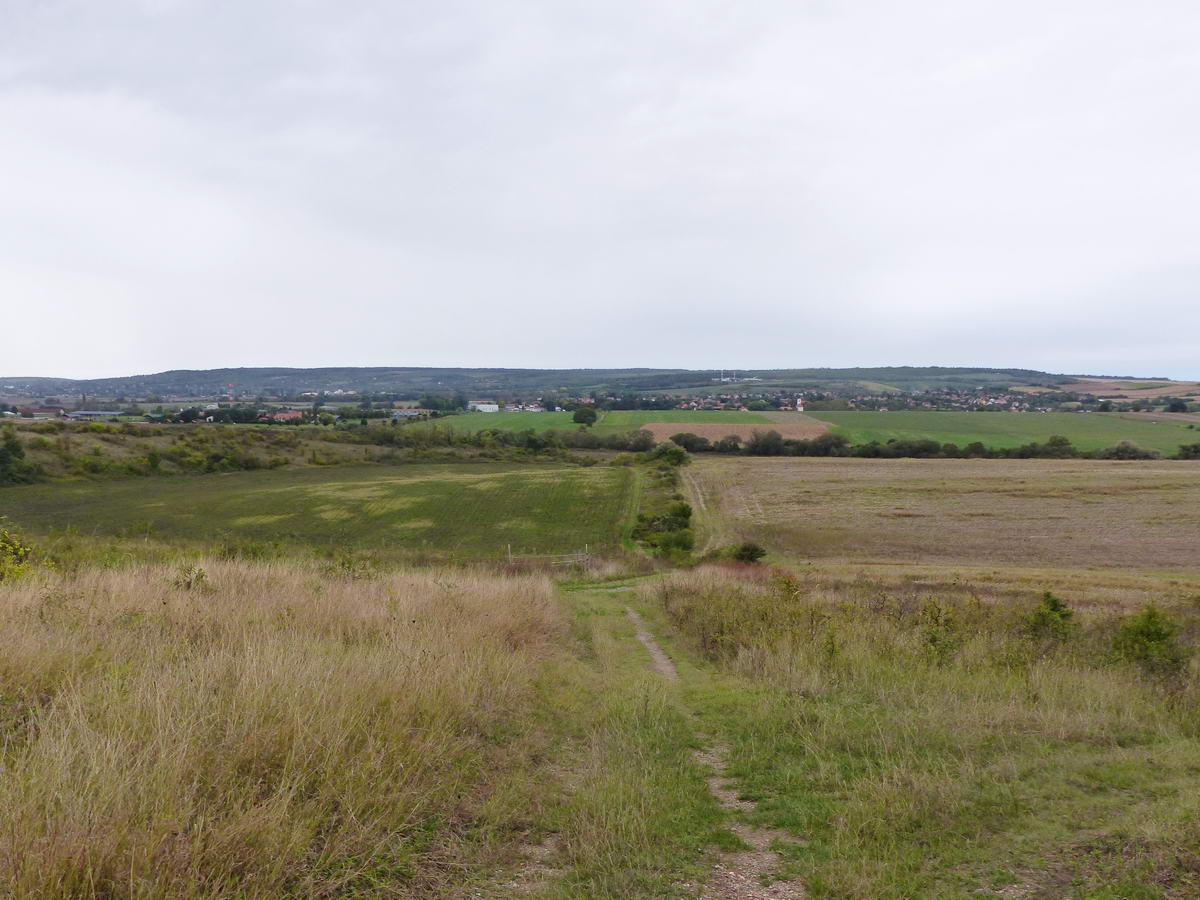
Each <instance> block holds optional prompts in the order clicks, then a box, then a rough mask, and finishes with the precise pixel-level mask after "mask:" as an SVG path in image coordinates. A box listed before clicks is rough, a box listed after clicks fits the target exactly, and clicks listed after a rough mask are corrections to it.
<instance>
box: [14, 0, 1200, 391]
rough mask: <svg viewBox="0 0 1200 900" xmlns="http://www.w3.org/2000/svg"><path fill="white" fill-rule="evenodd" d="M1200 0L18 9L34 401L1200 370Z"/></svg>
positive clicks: (19, 138) (375, 1) (248, 2)
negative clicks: (724, 374)
mask: <svg viewBox="0 0 1200 900" xmlns="http://www.w3.org/2000/svg"><path fill="white" fill-rule="evenodd" d="M1198 288H1200V4H1197V3H1196V2H1195V0H1188V2H1172V0H1152V2H1149V3H1133V2H1129V0H1123V2H1105V0H1077V2H1076V0H1037V2H1032V0H1002V2H973V0H945V2H932V0H914V2H909V3H897V2H894V0H886V2H885V0H877V2H871V0H854V2H851V0H812V2H804V0H778V2H777V0H755V2H745V0H738V2H725V0H686V2H685V0H680V2H674V0H604V2H586V3H585V2H571V0H541V2H538V0H524V2H522V0H513V2H506V0H429V2H426V0H390V2H383V0H339V2H336V3H335V2H328V0H320V2H317V0H312V2H306V0H103V2H97V0H63V2H58V0H0V304H2V306H0V308H2V309H3V312H4V319H3V322H4V333H5V336H4V337H3V338H2V339H0V375H60V376H71V377H92V376H107V375H123V374H131V373H137V372H152V371H159V370H163V369H172V368H210V367H217V366H257V365H295V366H309V365H461V366H493V365H505V366H513V367H579V366H654V367H659V366H663V367H666V366H687V367H695V368H706V367H720V366H725V367H739V368H745V367H800V366H813V365H828V366H844V365H866V364H872V365H892V364H896V365H903V364H912V365H929V364H941V365H988V366H1026V367H1032V368H1041V369H1048V370H1053V371H1065V372H1073V373H1084V372H1086V373H1097V374H1139V375H1170V376H1174V377H1190V378H1200V296H1198V294H1200V290H1198Z"/></svg>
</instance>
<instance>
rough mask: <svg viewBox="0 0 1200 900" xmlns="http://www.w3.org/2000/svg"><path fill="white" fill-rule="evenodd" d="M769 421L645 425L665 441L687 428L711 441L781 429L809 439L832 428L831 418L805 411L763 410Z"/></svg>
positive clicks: (791, 435) (786, 432) (744, 436)
mask: <svg viewBox="0 0 1200 900" xmlns="http://www.w3.org/2000/svg"><path fill="white" fill-rule="evenodd" d="M761 415H762V417H763V418H764V419H766V420H767V421H766V422H765V423H761V424H760V423H753V424H745V423H736V422H730V423H729V424H728V425H719V424H707V425H693V424H690V423H682V422H650V423H648V424H646V425H643V426H642V427H643V428H645V429H646V430H647V431H649V432H650V433H651V434H653V435H654V439H655V440H656V441H665V440H666V439H667V438H669V437H670V436H671V435H673V434H679V433H680V432H687V433H689V434H694V435H697V436H699V437H705V438H708V439H709V440H710V441H719V440H720V439H721V438H723V437H726V436H727V435H730V434H736V435H737V436H738V437H740V438H741V439H742V440H745V439H746V438H748V437H750V435H752V434H753V433H754V432H756V431H778V432H779V433H780V434H781V435H783V436H784V437H785V438H796V439H798V440H807V439H809V438H815V437H817V436H818V435H821V434H824V433H825V432H826V431H828V430H829V424H828V423H827V422H821V421H819V420H817V419H814V418H811V417H810V416H806V415H804V413H762V414H761Z"/></svg>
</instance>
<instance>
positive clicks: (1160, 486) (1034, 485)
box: [689, 458, 1200, 573]
mask: <svg viewBox="0 0 1200 900" xmlns="http://www.w3.org/2000/svg"><path fill="white" fill-rule="evenodd" d="M689 468H690V470H691V471H690V472H689V479H690V481H691V483H692V484H694V485H695V487H694V492H695V491H698V492H699V493H701V494H702V495H703V502H702V503H701V502H699V501H697V502H696V503H695V505H697V506H704V507H705V508H706V509H707V515H706V517H705V525H706V527H708V528H709V529H710V531H711V532H712V533H713V538H714V540H715V541H716V542H718V543H731V542H732V541H733V540H735V539H739V538H748V539H753V540H757V541H759V542H760V543H762V544H763V545H764V546H766V547H768V548H769V549H771V550H772V551H773V552H776V553H782V554H794V555H796V556H798V557H801V558H812V559H833V560H846V561H856V562H857V561H861V562H883V561H891V562H896V563H910V562H911V563H922V564H943V565H950V564H966V565H969V566H973V567H981V566H987V565H989V564H990V565H993V566H999V565H1004V566H1020V567H1026V568H1028V567H1033V568H1046V567H1049V568H1061V569H1092V568H1096V569H1113V568H1120V569H1128V568H1136V569H1141V570H1154V569H1166V570H1176V571H1186V572H1191V573H1195V572H1200V561H1198V560H1197V557H1196V555H1195V547H1196V546H1197V544H1198V542H1200V466H1198V465H1196V464H1193V463H1186V462H1170V461H1165V462H1139V463H1120V462H1104V461H1094V460H1065V461H1053V460H839V459H803V458H800V459H769V458H738V459H697V460H696V461H695V462H694V464H693V465H692V466H691V467H689Z"/></svg>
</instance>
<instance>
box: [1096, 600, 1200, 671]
mask: <svg viewBox="0 0 1200 900" xmlns="http://www.w3.org/2000/svg"><path fill="white" fill-rule="evenodd" d="M1177 630H1178V629H1177V628H1176V626H1175V623H1174V622H1172V621H1171V620H1170V619H1168V618H1167V617H1166V615H1165V614H1164V613H1163V612H1162V611H1161V610H1160V609H1158V607H1156V606H1147V607H1146V608H1145V609H1143V610H1142V611H1141V612H1140V613H1138V614H1137V615H1136V616H1133V617H1132V618H1130V619H1128V620H1126V621H1125V623H1124V624H1122V625H1121V627H1120V629H1119V630H1118V631H1117V636H1116V638H1115V640H1114V641H1113V651H1114V652H1115V653H1116V655H1117V657H1118V658H1119V659H1123V660H1126V661H1128V662H1134V663H1137V664H1138V665H1139V666H1141V667H1142V668H1143V669H1144V670H1145V671H1146V672H1148V673H1150V674H1152V675H1176V674H1178V673H1179V672H1181V671H1182V670H1183V667H1184V665H1185V664H1186V663H1187V655H1186V654H1185V653H1184V651H1183V648H1182V647H1180V646H1179V644H1178V643H1177V642H1176V640H1175V632H1176V631H1177Z"/></svg>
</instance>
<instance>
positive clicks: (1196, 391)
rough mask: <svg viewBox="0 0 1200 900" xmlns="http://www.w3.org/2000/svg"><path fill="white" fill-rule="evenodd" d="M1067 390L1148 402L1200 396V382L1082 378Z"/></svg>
mask: <svg viewBox="0 0 1200 900" xmlns="http://www.w3.org/2000/svg"><path fill="white" fill-rule="evenodd" d="M1067 388H1068V390H1078V391H1087V392H1089V393H1093V394H1097V395H1103V396H1108V397H1128V398H1129V399H1130V400H1146V399H1150V398H1153V397H1195V396H1200V381H1147V380H1145V379H1137V378H1134V379H1123V378H1081V379H1079V383H1078V384H1073V385H1067Z"/></svg>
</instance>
